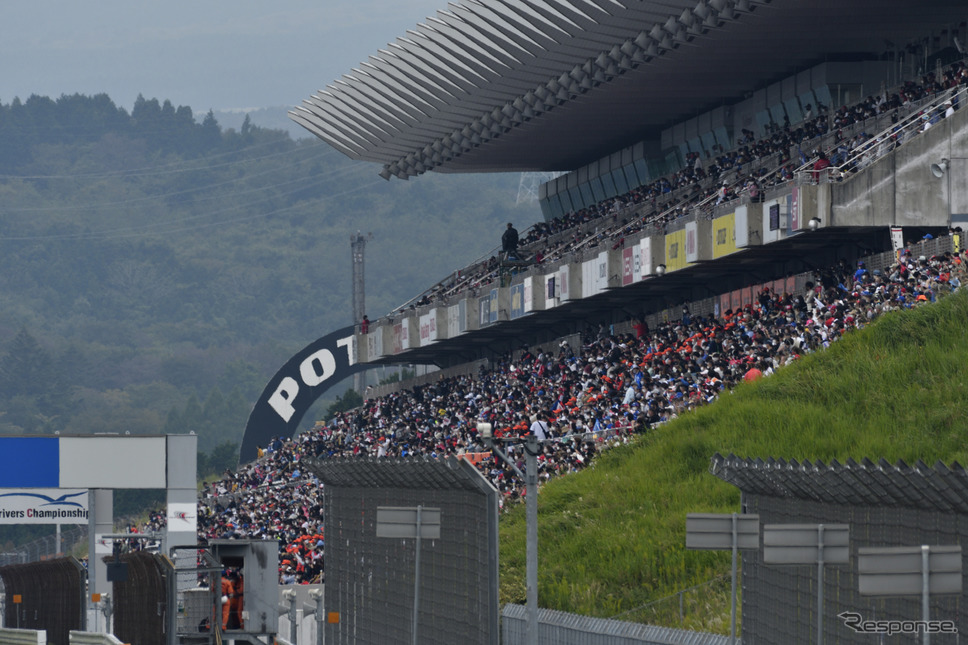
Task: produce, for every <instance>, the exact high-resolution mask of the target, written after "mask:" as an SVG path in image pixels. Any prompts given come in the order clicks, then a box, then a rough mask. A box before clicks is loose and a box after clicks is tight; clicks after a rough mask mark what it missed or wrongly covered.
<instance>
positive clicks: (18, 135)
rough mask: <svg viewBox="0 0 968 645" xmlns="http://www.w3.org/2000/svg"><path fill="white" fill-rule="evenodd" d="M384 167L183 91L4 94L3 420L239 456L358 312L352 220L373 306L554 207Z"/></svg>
mask: <svg viewBox="0 0 968 645" xmlns="http://www.w3.org/2000/svg"><path fill="white" fill-rule="evenodd" d="M199 121H200V122H199ZM378 170H379V168H378V167H377V166H376V165H374V164H363V163H355V162H352V161H350V160H347V159H346V158H345V157H343V156H342V155H340V154H338V153H336V152H335V151H333V150H332V149H331V148H329V147H328V146H326V145H325V144H323V143H321V142H319V141H318V140H316V139H314V138H313V139H300V140H298V141H294V140H292V139H291V138H290V137H289V135H288V134H286V133H285V132H282V131H279V130H268V129H262V128H259V127H254V126H252V125H251V123H250V122H249V121H248V120H246V121H245V122H244V123H243V124H242V126H241V127H240V128H239V129H238V130H236V129H228V130H223V129H222V128H221V127H220V126H219V124H218V122H217V121H216V119H215V117H214V116H213V115H212V114H211V113H209V114H208V115H207V117H205V118H203V119H198V118H197V117H196V115H193V114H192V111H191V110H190V109H189V108H187V107H177V108H176V107H175V106H173V105H172V104H171V103H170V102H168V101H164V102H159V101H158V100H155V99H152V100H146V99H144V98H141V97H139V99H138V100H137V102H136V103H135V105H134V107H133V109H132V111H131V113H130V114H129V113H128V112H127V111H125V110H124V109H121V108H118V107H117V106H115V104H114V103H113V102H112V101H111V99H110V98H109V97H108V96H106V95H98V96H93V97H88V96H81V95H75V96H62V97H60V98H58V99H50V98H46V97H37V96H32V97H30V98H29V99H27V100H26V101H23V102H21V101H20V100H18V99H15V100H13V101H12V102H11V103H7V104H4V103H2V102H0V433H2V434H10V433H52V432H54V431H61V432H65V433H90V432H120V433H124V432H128V431H130V432H131V433H132V434H135V433H159V432H187V431H194V432H196V433H197V434H198V435H199V448H200V451H202V452H204V453H206V454H205V455H203V459H202V461H203V463H204V464H207V461H206V460H207V459H209V457H210V456H212V452H213V451H214V450H215V449H216V448H217V447H219V446H222V448H221V450H220V451H219V453H218V454H217V455H215V456H216V457H217V458H218V461H220V462H221V461H225V460H226V459H227V458H230V457H228V456H230V455H232V449H231V448H230V447H229V446H225V445H223V444H226V443H229V444H234V443H237V442H238V441H239V439H240V436H241V431H242V429H243V426H244V423H245V419H246V418H247V416H248V413H249V411H250V409H251V406H252V404H253V403H254V401H255V398H256V396H257V395H258V393H259V392H260V391H261V389H262V387H263V386H264V385H265V383H266V382H267V380H268V379H269V377H270V376H271V375H272V374H273V373H274V372H275V371H276V369H278V368H279V367H280V366H282V364H283V363H284V362H285V361H286V360H287V359H288V358H289V357H290V356H291V355H292V354H293V353H295V351H297V350H298V349H300V348H302V347H303V346H305V345H306V344H308V343H309V342H310V341H312V340H314V339H316V338H318V337H319V336H322V335H324V334H325V333H328V332H329V331H331V330H333V329H335V328H337V327H340V326H344V325H347V324H349V323H351V322H352V321H351V319H350V289H349V278H350V270H351V267H350V249H349V238H350V235H351V234H352V233H355V232H357V231H362V232H364V233H365V232H372V233H373V236H374V237H373V240H372V241H371V242H370V243H369V244H368V246H367V257H366V267H367V271H366V278H367V286H366V288H367V305H368V313H369V314H370V317H371V318H373V317H375V316H379V315H382V314H383V313H385V312H386V311H388V310H390V309H392V308H393V307H395V306H397V305H399V304H401V303H402V302H404V301H405V300H407V299H408V298H409V297H411V296H413V295H415V294H416V293H418V292H419V291H420V290H422V289H424V288H426V287H428V286H430V284H432V283H433V282H435V281H437V280H439V279H441V278H443V277H444V276H445V275H447V274H448V273H449V272H451V271H453V270H454V269H456V268H458V267H460V266H463V265H464V264H466V262H467V261H468V260H470V259H472V258H474V257H477V256H478V255H480V254H481V253H484V252H486V251H488V250H490V249H491V248H493V247H494V246H496V245H497V243H498V240H499V236H500V233H501V230H502V227H503V222H506V221H515V222H516V223H517V224H518V227H519V228H521V229H523V228H524V227H525V226H526V225H527V224H529V223H530V222H532V221H535V220H536V219H538V218H539V212H538V208H537V205H535V204H531V205H528V206H515V197H516V190H517V181H518V177H517V175H491V176H458V175H449V176H440V175H433V174H430V175H427V176H425V177H421V178H419V179H417V180H415V181H412V182H401V181H396V180H394V181H393V182H385V181H384V180H382V179H380V178H379V177H378V176H377V172H378ZM212 465H213V466H214V465H216V464H212Z"/></svg>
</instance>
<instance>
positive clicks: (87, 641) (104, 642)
mask: <svg viewBox="0 0 968 645" xmlns="http://www.w3.org/2000/svg"><path fill="white" fill-rule="evenodd" d="M70 643H71V645H125V643H122V642H121V641H119V640H118V639H117V638H115V637H114V636H113V635H112V634H96V633H94V632H76V631H71V641H70Z"/></svg>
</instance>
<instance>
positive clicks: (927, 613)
mask: <svg viewBox="0 0 968 645" xmlns="http://www.w3.org/2000/svg"><path fill="white" fill-rule="evenodd" d="M921 620H923V621H924V624H925V625H927V624H928V621H929V620H931V547H930V546H928V545H927V544H922V545H921ZM923 643H924V645H931V632H930V631H929V630H928V629H927V628H925V630H924V639H923Z"/></svg>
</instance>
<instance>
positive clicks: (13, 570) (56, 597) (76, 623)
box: [0, 558, 86, 643]
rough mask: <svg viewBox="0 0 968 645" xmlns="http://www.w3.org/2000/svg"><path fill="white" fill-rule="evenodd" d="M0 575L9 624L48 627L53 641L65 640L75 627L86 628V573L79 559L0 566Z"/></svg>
mask: <svg viewBox="0 0 968 645" xmlns="http://www.w3.org/2000/svg"><path fill="white" fill-rule="evenodd" d="M0 579H2V580H3V592H4V609H5V611H4V625H5V626H6V627H11V628H14V629H36V630H46V631H47V639H48V642H51V643H66V642H67V641H68V639H69V638H70V631H71V630H72V629H73V630H80V629H84V623H85V619H84V612H85V609H86V606H85V602H84V600H85V597H84V596H85V580H86V576H85V571H84V566H83V565H82V564H81V563H80V562H78V561H77V560H76V559H74V558H60V559H57V560H47V561H46V562H32V563H29V564H16V565H11V566H6V567H0ZM15 596H18V597H19V600H20V602H14V600H15Z"/></svg>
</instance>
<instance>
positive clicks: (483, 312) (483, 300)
mask: <svg viewBox="0 0 968 645" xmlns="http://www.w3.org/2000/svg"><path fill="white" fill-rule="evenodd" d="M477 304H478V306H479V307H480V311H479V318H478V321H479V322H480V326H481V327H487V326H488V325H490V324H491V296H489V295H487V296H481V297H480V298H479V299H478V300H477Z"/></svg>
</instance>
